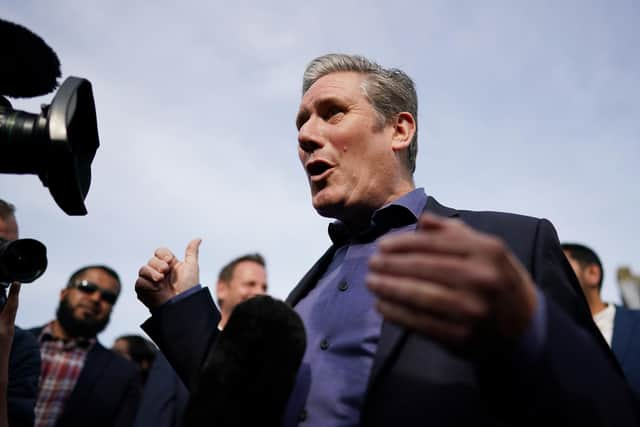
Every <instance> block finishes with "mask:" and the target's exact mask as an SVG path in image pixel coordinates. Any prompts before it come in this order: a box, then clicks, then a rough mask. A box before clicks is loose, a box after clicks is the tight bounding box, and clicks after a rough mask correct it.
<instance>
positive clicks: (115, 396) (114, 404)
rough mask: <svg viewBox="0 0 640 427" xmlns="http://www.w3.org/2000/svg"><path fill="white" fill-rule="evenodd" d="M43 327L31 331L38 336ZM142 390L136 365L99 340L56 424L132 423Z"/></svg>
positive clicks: (73, 426) (65, 426) (100, 425)
mask: <svg viewBox="0 0 640 427" xmlns="http://www.w3.org/2000/svg"><path fill="white" fill-rule="evenodd" d="M42 329H43V328H42V327H40V328H34V329H30V331H31V332H32V333H33V334H34V335H35V336H36V337H37V336H39V335H40V333H41V332H42ZM140 393H141V387H140V379H139V376H138V370H137V368H136V367H135V365H134V364H133V363H131V362H129V361H128V360H126V359H124V358H123V357H121V356H119V355H118V354H116V353H114V352H113V351H111V350H109V349H107V348H105V347H104V346H103V345H102V344H100V343H99V342H96V344H95V345H94V346H93V347H92V348H91V350H89V353H88V354H87V358H86V359H85V363H84V366H83V368H82V372H80V377H79V378H78V382H77V383H76V386H75V388H74V389H73V391H72V392H71V395H70V396H69V399H68V400H67V402H66V403H65V405H64V409H63V411H62V414H61V415H60V417H59V418H58V421H57V423H56V425H57V426H59V427H76V426H77V427H111V426H123V427H125V426H131V425H132V424H133V419H134V417H135V414H136V410H137V407H138V402H139V401H140Z"/></svg>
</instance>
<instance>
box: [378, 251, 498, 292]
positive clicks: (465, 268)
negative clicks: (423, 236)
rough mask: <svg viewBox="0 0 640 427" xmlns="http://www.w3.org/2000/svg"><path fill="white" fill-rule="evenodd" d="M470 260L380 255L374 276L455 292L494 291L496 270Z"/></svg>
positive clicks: (409, 255) (449, 257)
mask: <svg viewBox="0 0 640 427" xmlns="http://www.w3.org/2000/svg"><path fill="white" fill-rule="evenodd" d="M478 261H479V260H477V259H475V258H470V257H459V256H452V255H441V254H430V253H428V254H422V253H419V254H415V253H406V254H405V253H403V254H398V253H379V254H376V255H373V256H372V257H371V258H370V260H369V269H370V271H371V272H373V273H378V274H383V275H387V276H394V277H396V278H400V277H411V278H414V279H419V280H424V281H428V282H435V283H439V284H441V285H443V286H447V287H450V288H454V289H461V290H477V291H492V290H494V289H495V288H496V286H497V283H496V281H497V280H498V277H497V275H496V274H497V273H496V269H495V268H493V267H492V266H491V265H488V264H486V263H481V262H478Z"/></svg>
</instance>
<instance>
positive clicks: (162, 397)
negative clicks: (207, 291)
mask: <svg viewBox="0 0 640 427" xmlns="http://www.w3.org/2000/svg"><path fill="white" fill-rule="evenodd" d="M267 287H268V285H267V272H266V262H265V260H264V257H263V256H262V255H260V254H259V253H252V254H246V255H242V256H239V257H237V258H234V259H233V260H231V261H229V262H228V263H227V264H226V265H224V266H223V267H222V268H221V269H220V273H219V274H218V280H217V283H216V297H217V301H218V306H219V307H220V312H221V319H220V322H219V323H218V326H217V327H218V328H219V329H222V328H224V326H225V325H226V323H227V321H228V320H229V318H230V316H231V313H232V311H233V309H234V308H235V307H236V305H238V304H239V303H241V302H243V301H246V300H248V299H250V298H251V297H254V296H257V295H264V294H265V293H266V292H267ZM188 398H189V392H188V390H187V388H186V387H185V385H184V383H183V382H182V380H181V379H180V378H179V377H178V376H177V375H176V373H175V371H174V370H173V368H172V367H171V365H170V364H169V362H168V361H167V359H166V358H165V357H164V355H163V354H162V353H161V352H158V353H157V356H156V360H155V362H154V363H153V366H152V367H151V370H150V372H149V381H148V384H146V385H145V388H144V391H143V395H142V401H141V403H140V409H139V410H138V414H137V416H136V421H135V424H134V425H135V427H160V426H162V427H179V426H182V425H183V414H184V411H185V408H186V406H187V402H188Z"/></svg>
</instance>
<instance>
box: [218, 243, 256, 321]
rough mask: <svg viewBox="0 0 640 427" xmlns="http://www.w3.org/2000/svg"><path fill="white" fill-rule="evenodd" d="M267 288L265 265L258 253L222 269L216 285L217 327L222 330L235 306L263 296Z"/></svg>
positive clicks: (244, 257)
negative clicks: (218, 315) (218, 316)
mask: <svg viewBox="0 0 640 427" xmlns="http://www.w3.org/2000/svg"><path fill="white" fill-rule="evenodd" d="M267 287H268V286H267V271H266V263H265V261H264V258H263V257H262V255H260V254H258V253H255V254H247V255H243V256H241V257H238V258H236V259H234V260H232V261H231V262H229V263H228V264H227V265H225V266H224V267H222V270H220V274H219V275H218V282H217V284H216V297H217V299H218V306H219V307H220V323H219V324H218V327H219V328H220V329H223V328H224V326H225V325H226V324H227V322H228V321H229V316H231V312H232V311H233V309H234V308H235V307H236V305H238V304H239V303H241V302H243V301H246V300H248V299H249V298H251V297H254V296H256V295H265V294H266V293H267Z"/></svg>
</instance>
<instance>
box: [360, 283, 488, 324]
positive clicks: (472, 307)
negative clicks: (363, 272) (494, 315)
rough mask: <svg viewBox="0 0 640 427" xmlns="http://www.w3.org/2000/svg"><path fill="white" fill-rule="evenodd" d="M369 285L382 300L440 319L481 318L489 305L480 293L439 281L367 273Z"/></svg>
mask: <svg viewBox="0 0 640 427" xmlns="http://www.w3.org/2000/svg"><path fill="white" fill-rule="evenodd" d="M366 282H367V286H368V287H369V289H370V290H371V291H372V292H374V294H376V296H377V297H378V298H380V299H381V300H383V301H387V302H391V303H394V304H399V305H402V306H404V307H407V308H409V309H411V310H414V311H417V312H421V313H424V314H429V315H433V316H435V317H438V318H442V319H451V320H458V321H459V320H464V319H476V320H477V319H482V318H484V317H485V316H487V315H488V312H489V306H488V304H487V303H486V301H485V300H484V299H483V298H482V296H481V295H479V294H477V293H474V292H471V291H460V290H458V289H452V288H449V287H447V286H443V285H441V284H438V283H432V282H425V281H421V280H415V279H413V278H397V277H390V276H384V275H379V274H369V275H368V276H367V279H366Z"/></svg>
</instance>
